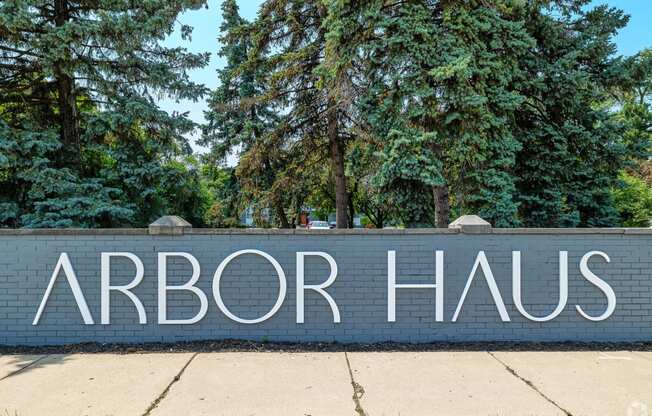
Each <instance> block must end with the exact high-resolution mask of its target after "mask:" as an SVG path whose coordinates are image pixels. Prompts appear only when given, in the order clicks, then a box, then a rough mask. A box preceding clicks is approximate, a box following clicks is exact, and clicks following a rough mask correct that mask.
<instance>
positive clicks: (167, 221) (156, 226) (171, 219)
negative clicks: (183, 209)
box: [149, 215, 192, 235]
mask: <svg viewBox="0 0 652 416" xmlns="http://www.w3.org/2000/svg"><path fill="white" fill-rule="evenodd" d="M191 228H192V225H190V223H189V222H188V221H186V220H184V219H183V218H181V217H178V216H176V215H165V216H163V217H161V218H159V219H158V220H156V221H154V222H153V223H151V224H150V225H149V233H150V234H152V235H160V234H162V235H179V234H183V233H184V232H186V230H190V229H191Z"/></svg>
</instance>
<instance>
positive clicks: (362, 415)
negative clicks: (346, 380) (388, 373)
mask: <svg viewBox="0 0 652 416" xmlns="http://www.w3.org/2000/svg"><path fill="white" fill-rule="evenodd" d="M344 358H345V359H346V366H347V368H348V369H349V377H350V378H351V386H352V387H353V397H352V398H353V403H354V404H355V412H356V413H357V415H358V416H369V415H368V414H367V412H365V411H364V409H363V408H362V403H361V402H360V399H361V398H362V396H363V395H364V388H363V387H362V386H361V385H360V384H358V383H357V382H356V381H355V378H354V377H353V369H352V368H351V362H350V361H349V355H348V354H347V353H346V351H344Z"/></svg>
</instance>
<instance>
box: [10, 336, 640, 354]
mask: <svg viewBox="0 0 652 416" xmlns="http://www.w3.org/2000/svg"><path fill="white" fill-rule="evenodd" d="M620 350H628V351H652V341H651V342H636V343H620V342H613V343H611V342H433V343H422V344H408V343H397V342H381V343H370V344H360V343H356V344H343V343H337V342H307V343H290V342H256V341H242V340H233V339H226V340H218V341H192V342H177V343H144V344H102V343H82V344H70V345H51V346H0V354H72V353H85V354H93V353H115V354H130V353H157V352H288V353H291V352H298V353H299V352H342V351H350V352H366V351H369V352H373V351H382V352H392V351H408V352H419V351H620Z"/></svg>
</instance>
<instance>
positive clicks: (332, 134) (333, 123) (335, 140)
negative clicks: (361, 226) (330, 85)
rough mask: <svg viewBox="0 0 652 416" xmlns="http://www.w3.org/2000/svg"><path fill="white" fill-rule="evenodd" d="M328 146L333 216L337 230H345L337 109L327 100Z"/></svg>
mask: <svg viewBox="0 0 652 416" xmlns="http://www.w3.org/2000/svg"><path fill="white" fill-rule="evenodd" d="M328 107H329V109H328V112H327V115H326V117H327V122H328V131H327V133H328V144H329V146H330V150H331V165H332V168H333V176H334V177H335V214H336V218H337V219H336V221H337V228H347V227H348V225H349V218H348V217H349V216H348V209H349V194H348V192H347V191H346V176H345V174H344V154H343V153H344V149H343V147H344V146H343V144H342V141H341V139H340V137H339V132H338V123H337V107H336V105H335V101H334V100H332V99H329V100H328Z"/></svg>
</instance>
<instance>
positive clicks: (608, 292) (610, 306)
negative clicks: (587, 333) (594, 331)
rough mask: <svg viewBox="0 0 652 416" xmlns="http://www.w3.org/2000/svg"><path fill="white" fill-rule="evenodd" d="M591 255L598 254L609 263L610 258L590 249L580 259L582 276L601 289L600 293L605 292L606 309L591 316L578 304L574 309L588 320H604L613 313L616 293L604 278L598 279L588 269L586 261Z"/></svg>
mask: <svg viewBox="0 0 652 416" xmlns="http://www.w3.org/2000/svg"><path fill="white" fill-rule="evenodd" d="M593 256H600V257H602V258H603V259H605V260H606V261H607V263H609V262H610V261H611V260H610V259H609V256H608V255H607V254H605V253H603V252H602V251H590V252H588V253H586V254H585V255H584V257H582V260H581V261H580V272H581V273H582V276H584V278H585V279H586V280H588V281H589V282H591V283H593V284H594V285H595V286H597V288H598V289H600V290H601V291H602V293H604V294H605V296H606V297H607V309H606V310H605V311H604V313H603V314H602V315H600V316H591V315H588V314H587V313H585V312H584V311H583V310H582V307H581V306H580V305H575V309H577V312H579V314H580V315H582V316H583V317H585V318H586V319H588V320H589V321H604V320H605V319H607V318H609V317H610V316H611V314H612V313H614V310H615V309H616V294H615V293H614V290H613V289H612V288H611V286H609V284H608V283H607V282H605V281H604V280H602V279H600V278H599V277H598V276H596V275H595V274H594V273H593V272H592V271H591V270H589V266H588V262H589V259H590V258H591V257H593Z"/></svg>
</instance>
